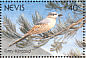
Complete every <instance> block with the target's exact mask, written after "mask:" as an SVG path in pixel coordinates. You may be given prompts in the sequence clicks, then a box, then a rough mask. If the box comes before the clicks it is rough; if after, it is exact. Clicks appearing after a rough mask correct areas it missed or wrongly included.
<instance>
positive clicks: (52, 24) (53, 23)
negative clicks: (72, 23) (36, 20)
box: [48, 21, 56, 29]
mask: <svg viewBox="0 0 86 58" xmlns="http://www.w3.org/2000/svg"><path fill="white" fill-rule="evenodd" d="M55 23H56V21H51V22H50V23H48V25H49V28H50V29H51V28H53V27H54V26H55Z"/></svg>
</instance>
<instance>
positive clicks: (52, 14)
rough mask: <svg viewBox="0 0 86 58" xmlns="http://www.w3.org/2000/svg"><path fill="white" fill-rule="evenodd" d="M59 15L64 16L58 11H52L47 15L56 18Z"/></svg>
mask: <svg viewBox="0 0 86 58" xmlns="http://www.w3.org/2000/svg"><path fill="white" fill-rule="evenodd" d="M58 16H62V14H57V13H56V12H50V13H49V14H48V16H47V17H48V18H53V19H56V18H57V17H58Z"/></svg>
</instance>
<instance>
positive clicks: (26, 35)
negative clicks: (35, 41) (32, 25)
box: [9, 33, 29, 47]
mask: <svg viewBox="0 0 86 58" xmlns="http://www.w3.org/2000/svg"><path fill="white" fill-rule="evenodd" d="M28 36H29V34H28V33H26V34H25V35H24V36H23V37H22V38H21V39H18V40H17V41H15V42H13V43H12V44H10V45H9V47H10V46H12V45H14V44H16V43H17V42H19V41H21V40H23V39H25V38H26V37H28Z"/></svg>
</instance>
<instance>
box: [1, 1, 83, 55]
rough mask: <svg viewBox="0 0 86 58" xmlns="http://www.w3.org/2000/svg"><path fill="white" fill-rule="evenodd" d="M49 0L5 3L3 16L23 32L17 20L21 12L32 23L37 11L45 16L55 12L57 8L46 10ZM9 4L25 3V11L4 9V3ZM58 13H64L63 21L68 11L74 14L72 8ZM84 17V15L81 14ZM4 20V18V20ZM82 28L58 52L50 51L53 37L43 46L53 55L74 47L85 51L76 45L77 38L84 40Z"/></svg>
mask: <svg viewBox="0 0 86 58" xmlns="http://www.w3.org/2000/svg"><path fill="white" fill-rule="evenodd" d="M46 3H47V2H44V3H43V2H34V3H33V2H32V3H30V2H26V3H14V2H12V3H8V2H7V3H3V5H2V7H3V8H2V17H3V16H7V17H8V18H9V19H10V20H11V21H12V22H13V23H14V24H15V25H16V29H17V31H18V33H21V32H20V30H19V25H18V24H17V20H18V18H19V16H20V15H21V14H24V16H25V18H27V20H28V22H30V23H32V14H33V15H35V11H38V12H39V13H40V15H41V16H43V18H45V17H46V16H47V15H48V13H49V12H54V11H55V10H51V11H49V10H46V7H45V4H46ZM7 4H16V5H18V4H24V8H25V10H24V11H19V10H18V11H16V10H14V11H4V5H7ZM57 13H58V14H60V13H62V14H63V17H62V18H61V21H63V20H66V18H68V13H70V14H71V16H73V13H72V12H71V10H66V11H65V10H62V11H61V12H59V11H57ZM80 17H82V16H80ZM2 21H3V20H2ZM57 24H58V18H57ZM21 34H22V33H21ZM82 34H83V33H82V28H80V29H79V30H78V31H77V34H76V35H75V37H73V38H70V39H68V43H67V44H65V45H64V46H63V48H62V50H61V51H60V52H59V53H58V54H57V53H56V52H55V51H54V52H50V47H51V46H50V45H51V44H52V43H53V39H51V40H50V41H49V42H48V43H47V44H46V45H44V46H42V47H41V48H43V49H45V50H46V51H48V52H49V53H51V54H52V55H63V54H64V53H67V52H68V51H70V50H71V49H74V50H75V51H76V49H77V50H80V51H83V50H82V49H81V48H79V47H78V46H76V45H75V38H76V39H78V40H82V38H83V36H82Z"/></svg>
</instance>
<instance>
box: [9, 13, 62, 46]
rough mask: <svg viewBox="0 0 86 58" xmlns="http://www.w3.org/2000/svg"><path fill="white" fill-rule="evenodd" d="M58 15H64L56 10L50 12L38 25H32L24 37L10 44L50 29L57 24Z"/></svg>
mask: <svg viewBox="0 0 86 58" xmlns="http://www.w3.org/2000/svg"><path fill="white" fill-rule="evenodd" d="M58 16H62V15H61V14H59V15H58V14H57V13H56V12H50V13H49V14H48V16H47V17H46V18H45V19H43V20H42V21H40V22H38V23H37V24H36V25H34V26H33V27H32V29H31V30H29V31H28V32H27V33H26V34H25V35H24V36H23V37H22V38H20V39H18V40H17V41H15V42H14V43H12V44H10V45H9V47H10V46H12V45H14V44H16V43H17V42H19V41H21V40H23V39H25V38H26V37H28V36H30V35H33V34H40V33H44V32H47V31H49V30H50V29H51V28H53V27H54V26H55V23H56V18H57V17H58Z"/></svg>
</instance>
